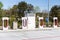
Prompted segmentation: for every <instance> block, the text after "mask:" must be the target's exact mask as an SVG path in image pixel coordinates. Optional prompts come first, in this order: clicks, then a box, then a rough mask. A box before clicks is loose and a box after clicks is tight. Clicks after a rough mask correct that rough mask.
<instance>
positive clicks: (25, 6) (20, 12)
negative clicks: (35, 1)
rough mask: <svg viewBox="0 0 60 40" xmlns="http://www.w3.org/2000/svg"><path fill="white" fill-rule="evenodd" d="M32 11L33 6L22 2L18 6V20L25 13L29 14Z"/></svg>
mask: <svg viewBox="0 0 60 40" xmlns="http://www.w3.org/2000/svg"><path fill="white" fill-rule="evenodd" d="M33 10H34V6H33V5H32V4H27V3H26V2H24V1H22V2H20V3H19V4H18V16H19V17H20V18H21V17H24V16H25V14H24V12H25V11H27V12H31V11H33Z"/></svg>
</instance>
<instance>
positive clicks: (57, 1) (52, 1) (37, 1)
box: [0, 0, 60, 10]
mask: <svg viewBox="0 0 60 40" xmlns="http://www.w3.org/2000/svg"><path fill="white" fill-rule="evenodd" d="M21 1H25V2H27V3H28V4H32V5H33V6H34V7H36V6H38V7H39V8H40V10H48V8H49V10H50V9H51V8H52V6H54V5H60V0H49V7H48V0H0V2H2V3H3V9H9V8H11V7H13V5H17V4H18V3H19V2H21Z"/></svg>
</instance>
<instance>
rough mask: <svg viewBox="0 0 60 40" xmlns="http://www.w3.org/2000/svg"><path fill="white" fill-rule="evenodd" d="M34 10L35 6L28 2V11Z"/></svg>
mask: <svg viewBox="0 0 60 40" xmlns="http://www.w3.org/2000/svg"><path fill="white" fill-rule="evenodd" d="M33 10H34V6H33V5H32V4H27V11H28V12H31V11H33Z"/></svg>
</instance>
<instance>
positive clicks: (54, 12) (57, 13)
mask: <svg viewBox="0 0 60 40" xmlns="http://www.w3.org/2000/svg"><path fill="white" fill-rule="evenodd" d="M53 17H58V20H60V6H59V5H55V6H53V7H52V8H51V10H50V18H51V19H53Z"/></svg>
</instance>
